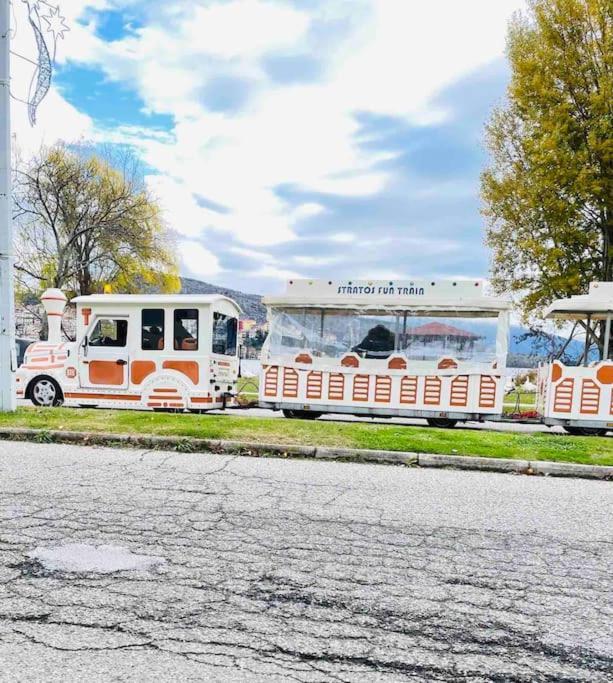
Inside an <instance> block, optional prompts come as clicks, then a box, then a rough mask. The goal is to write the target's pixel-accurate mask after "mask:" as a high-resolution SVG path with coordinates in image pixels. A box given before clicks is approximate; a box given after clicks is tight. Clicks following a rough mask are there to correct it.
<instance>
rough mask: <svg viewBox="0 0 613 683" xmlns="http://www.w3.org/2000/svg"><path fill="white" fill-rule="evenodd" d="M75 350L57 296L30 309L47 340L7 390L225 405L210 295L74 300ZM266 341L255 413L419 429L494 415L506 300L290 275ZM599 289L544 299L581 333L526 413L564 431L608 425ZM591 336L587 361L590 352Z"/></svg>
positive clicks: (56, 399) (233, 308)
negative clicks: (597, 340) (372, 419)
mask: <svg viewBox="0 0 613 683" xmlns="http://www.w3.org/2000/svg"><path fill="white" fill-rule="evenodd" d="M73 303H74V304H76V316H77V330H76V340H75V342H62V341H61V319H62V314H63V310H64V307H65V305H66V298H65V296H64V294H63V293H62V292H61V291H59V290H49V291H47V292H46V293H45V295H44V296H43V304H44V306H45V308H46V310H47V314H48V320H49V338H48V341H46V342H37V343H35V344H33V345H31V346H30V347H29V348H28V351H27V353H26V357H25V362H24V364H23V365H22V366H21V368H20V369H19V370H18V374H17V393H18V396H20V397H22V398H28V399H30V400H31V401H32V402H33V403H35V404H36V405H41V406H51V405H59V404H62V403H63V404H64V405H69V406H100V407H115V408H138V409H154V410H155V409H158V410H192V411H193V410H196V411H205V410H214V409H221V408H236V407H239V405H238V401H237V380H238V377H239V374H240V359H239V356H240V353H239V343H238V341H239V340H238V329H239V327H238V319H239V316H240V309H239V307H238V305H237V304H236V303H235V302H233V301H232V300H231V299H228V298H227V297H223V296H217V295H208V296H200V295H174V296H162V295H93V296H83V297H77V298H76V299H74V301H73ZM264 304H265V305H266V307H267V310H268V323H269V335H268V338H267V340H266V342H265V344H264V348H263V351H262V368H261V377H260V388H259V405H260V407H263V408H270V409H272V410H283V412H284V414H285V415H286V416H287V417H300V418H317V417H319V416H320V415H322V414H323V413H345V414H352V415H363V416H364V415H367V416H381V417H418V418H424V419H426V420H427V421H428V423H429V424H431V425H436V426H449V427H451V426H453V425H455V424H456V423H457V422H459V421H462V422H464V421H469V420H471V421H484V420H502V419H505V418H503V401H504V393H505V381H506V358H507V348H508V337H509V315H510V304H509V302H508V301H506V300H504V299H498V298H493V297H490V296H486V295H485V294H484V292H483V282H481V281H456V282H454V281H410V282H409V281H342V282H339V281H317V280H292V281H290V282H289V283H288V285H287V291H286V293H285V295H283V296H275V297H268V298H265V299H264ZM612 314H613V283H594V284H593V285H592V286H591V288H590V292H589V294H588V295H585V296H576V297H571V298H570V299H565V300H560V301H556V302H554V303H553V304H552V305H551V306H550V307H549V309H548V311H547V312H546V317H548V318H556V319H562V320H575V321H577V320H580V321H582V322H583V324H584V325H585V326H586V329H587V330H589V331H590V332H588V334H587V335H586V347H585V352H584V354H583V358H582V361H581V365H578V366H567V365H564V364H563V363H562V362H561V361H559V360H555V361H553V362H552V363H546V364H543V365H542V366H541V367H540V368H539V375H538V387H537V415H536V416H534V417H533V419H535V420H538V421H540V422H542V423H544V424H547V425H561V426H563V427H564V428H565V429H566V430H567V431H568V432H570V433H582V434H604V433H605V432H606V431H608V430H610V429H613V393H612V390H613V361H611V360H609V346H610V336H611V335H610V332H611V316H612ZM596 325H598V326H600V328H602V329H604V343H603V344H601V345H600V349H599V358H594V356H593V353H594V352H593V351H591V352H590V346H591V337H592V336H594V330H595V326H596Z"/></svg>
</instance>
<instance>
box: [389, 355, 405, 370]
mask: <svg viewBox="0 0 613 683" xmlns="http://www.w3.org/2000/svg"><path fill="white" fill-rule="evenodd" d="M387 367H388V368H389V369H390V370H406V369H407V362H406V360H405V359H404V358H398V356H396V358H392V359H391V360H390V361H389V363H388V364H387Z"/></svg>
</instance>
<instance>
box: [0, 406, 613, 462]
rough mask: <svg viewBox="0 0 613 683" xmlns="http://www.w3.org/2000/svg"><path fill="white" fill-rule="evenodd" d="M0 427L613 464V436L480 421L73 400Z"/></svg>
mask: <svg viewBox="0 0 613 683" xmlns="http://www.w3.org/2000/svg"><path fill="white" fill-rule="evenodd" d="M1 427H29V428H36V429H46V430H56V429H60V430H67V431H71V430H75V431H90V432H111V433H115V434H146V435H164V436H182V437H197V438H203V439H225V440H232V441H247V442H260V443H274V444H279V445H290V444H301V445H313V446H335V447H344V448H367V449H381V450H391V451H417V452H421V453H446V454H457V455H482V456H487V457H500V458H526V459H531V460H556V461H560V462H576V463H587V464H595V465H613V439H611V438H607V437H601V438H599V437H571V436H565V435H561V434H547V433H519V432H517V433H509V432H495V431H483V430H477V429H460V428H458V429H455V430H446V429H432V428H429V427H407V426H403V425H393V424H390V425H381V424H368V423H342V422H322V421H315V422H313V421H308V420H287V419H284V418H252V417H247V416H241V415H240V414H235V415H232V414H231V413H228V414H226V415H196V414H169V413H148V412H138V411H128V410H126V411H123V410H115V411H113V410H91V409H74V408H47V409H45V408H20V409H19V410H18V411H17V413H15V414H6V413H5V414H0V428H1Z"/></svg>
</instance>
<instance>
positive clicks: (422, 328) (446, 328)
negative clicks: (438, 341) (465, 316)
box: [407, 323, 479, 339]
mask: <svg viewBox="0 0 613 683" xmlns="http://www.w3.org/2000/svg"><path fill="white" fill-rule="evenodd" d="M407 334H409V335H410V336H412V337H464V338H465V339H479V335H478V334H473V333H472V332H468V331H467V330H461V329H460V328H459V327H453V326H452V325H445V324H444V323H426V324H425V325H419V326H418V327H411V328H409V329H408V330H407Z"/></svg>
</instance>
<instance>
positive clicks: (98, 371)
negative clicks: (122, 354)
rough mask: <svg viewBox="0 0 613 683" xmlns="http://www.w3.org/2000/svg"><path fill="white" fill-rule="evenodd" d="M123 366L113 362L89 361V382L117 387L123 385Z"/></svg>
mask: <svg viewBox="0 0 613 683" xmlns="http://www.w3.org/2000/svg"><path fill="white" fill-rule="evenodd" d="M124 367H125V366H123V365H118V363H117V361H114V360H91V361H90V362H89V381H90V382H91V383H92V384H108V385H111V386H116V387H119V386H121V385H122V384H123V378H124V373H123V369H124Z"/></svg>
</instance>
